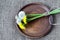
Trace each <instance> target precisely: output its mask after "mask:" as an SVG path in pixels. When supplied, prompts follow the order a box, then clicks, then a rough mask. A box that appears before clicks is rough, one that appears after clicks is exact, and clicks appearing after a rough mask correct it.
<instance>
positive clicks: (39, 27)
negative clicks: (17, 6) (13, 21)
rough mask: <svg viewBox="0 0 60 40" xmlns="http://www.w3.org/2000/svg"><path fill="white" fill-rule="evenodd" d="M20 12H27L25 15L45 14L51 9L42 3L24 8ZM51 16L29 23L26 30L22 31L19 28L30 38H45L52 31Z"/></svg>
mask: <svg viewBox="0 0 60 40" xmlns="http://www.w3.org/2000/svg"><path fill="white" fill-rule="evenodd" d="M20 11H25V13H28V14H31V13H44V12H49V8H48V7H47V6H46V5H44V4H42V3H31V4H28V5H26V6H24V7H23V8H22V9H21V10H20ZM51 18H52V17H51V16H46V17H42V18H38V19H36V20H33V21H31V22H29V23H28V24H27V25H26V29H25V30H21V29H20V28H19V26H17V27H18V28H19V30H20V32H21V33H22V34H23V35H24V36H26V37H29V38H40V37H43V36H45V35H46V34H47V33H48V32H49V31H50V29H51V24H50V23H51V20H52V19H51Z"/></svg>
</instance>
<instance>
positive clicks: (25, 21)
mask: <svg viewBox="0 0 60 40" xmlns="http://www.w3.org/2000/svg"><path fill="white" fill-rule="evenodd" d="M23 22H24V23H25V24H27V16H24V18H23Z"/></svg>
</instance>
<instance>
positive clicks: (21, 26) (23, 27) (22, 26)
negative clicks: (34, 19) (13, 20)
mask: <svg viewBox="0 0 60 40" xmlns="http://www.w3.org/2000/svg"><path fill="white" fill-rule="evenodd" d="M18 25H19V27H20V28H21V29H23V30H24V29H25V26H24V25H23V24H22V23H21V22H20V23H18Z"/></svg>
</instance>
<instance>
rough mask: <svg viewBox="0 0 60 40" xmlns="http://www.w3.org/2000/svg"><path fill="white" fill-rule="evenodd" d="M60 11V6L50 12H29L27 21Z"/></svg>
mask: <svg viewBox="0 0 60 40" xmlns="http://www.w3.org/2000/svg"><path fill="white" fill-rule="evenodd" d="M58 13H60V8H58V9H55V10H52V11H50V12H49V13H43V14H27V22H30V21H32V20H35V19H37V18H41V17H44V16H49V15H54V14H58Z"/></svg>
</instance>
